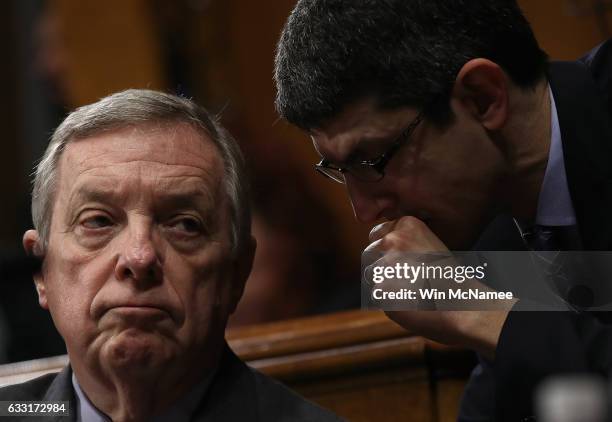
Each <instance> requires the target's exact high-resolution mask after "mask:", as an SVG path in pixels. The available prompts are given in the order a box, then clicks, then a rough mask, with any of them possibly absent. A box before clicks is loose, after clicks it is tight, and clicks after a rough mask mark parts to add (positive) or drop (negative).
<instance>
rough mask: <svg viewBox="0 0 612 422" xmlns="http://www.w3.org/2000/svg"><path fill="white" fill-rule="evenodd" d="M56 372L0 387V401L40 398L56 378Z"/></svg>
mask: <svg viewBox="0 0 612 422" xmlns="http://www.w3.org/2000/svg"><path fill="white" fill-rule="evenodd" d="M57 375H58V374H47V375H43V376H41V377H38V378H35V379H33V380H30V381H27V382H24V383H21V384H14V385H9V386H6V387H1V388H0V401H3V400H40V399H42V398H43V397H44V396H45V394H46V393H47V391H48V390H49V387H50V386H51V384H52V383H53V381H54V380H55V378H57Z"/></svg>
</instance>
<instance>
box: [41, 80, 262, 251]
mask: <svg viewBox="0 0 612 422" xmlns="http://www.w3.org/2000/svg"><path fill="white" fill-rule="evenodd" d="M151 124H155V125H160V124H162V125H164V124H166V125H168V124H170V125H172V124H188V125H189V126H191V127H192V128H193V129H195V130H196V131H197V132H198V133H200V134H201V135H203V136H207V137H208V138H210V139H211V140H212V142H213V143H214V145H216V147H217V149H218V150H219V153H220V156H221V158H222V160H223V164H224V171H225V174H224V175H223V181H224V183H225V191H226V194H227V195H228V198H229V205H230V212H231V216H230V217H231V218H230V221H231V240H232V252H233V253H236V252H237V251H238V250H239V249H240V248H241V247H242V246H244V245H245V243H244V242H247V241H248V239H249V237H250V234H251V210H250V198H249V187H248V183H247V177H246V171H245V163H244V158H243V156H242V153H241V152H240V148H239V147H238V144H237V143H236V141H235V140H234V139H233V138H232V137H231V135H230V134H229V133H228V132H227V131H226V130H225V129H224V128H223V127H222V126H221V125H220V124H219V122H218V121H217V119H216V118H214V117H212V116H211V115H210V114H209V113H208V112H207V111H206V110H205V109H204V108H203V107H200V106H198V105H197V104H196V103H194V102H193V101H191V100H189V99H186V98H182V97H178V96H176V95H171V94H166V93H162V92H158V91H151V90H145V89H130V90H127V91H123V92H119V93H116V94H113V95H110V96H108V97H105V98H102V99H101V100H99V101H97V102H95V103H93V104H89V105H86V106H83V107H80V108H78V109H76V110H75V111H73V112H72V113H70V114H69V115H68V116H67V117H66V119H65V120H64V121H63V122H62V123H61V124H60V125H59V126H58V127H57V129H56V130H55V132H54V133H53V135H52V137H51V141H50V142H49V145H48V147H47V150H46V151H45V153H44V155H43V157H42V159H41V160H40V162H39V163H38V165H37V167H36V172H35V177H34V181H33V192H32V219H33V222H34V227H35V228H36V230H37V231H38V233H39V236H40V239H41V244H42V248H43V250H42V251H41V252H43V253H44V251H45V250H46V248H47V246H48V241H49V230H50V226H51V218H52V213H53V205H54V201H55V190H56V189H57V186H56V185H57V173H58V166H59V162H60V158H61V156H62V154H63V152H64V150H65V148H66V145H68V144H69V143H71V142H74V141H78V140H79V139H84V138H88V137H91V136H95V135H97V134H100V133H104V132H109V131H114V130H120V129H124V128H129V127H138V126H147V125H151Z"/></svg>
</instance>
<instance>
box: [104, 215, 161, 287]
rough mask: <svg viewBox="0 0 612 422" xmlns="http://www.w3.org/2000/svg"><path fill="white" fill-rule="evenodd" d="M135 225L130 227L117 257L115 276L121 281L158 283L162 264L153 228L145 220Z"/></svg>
mask: <svg viewBox="0 0 612 422" xmlns="http://www.w3.org/2000/svg"><path fill="white" fill-rule="evenodd" d="M135 226H136V225H135V224H134V225H133V226H132V227H128V230H127V233H126V239H125V241H124V243H123V244H122V245H121V250H120V252H119V256H118V258H117V263H116V266H115V276H116V277H117V280H120V281H126V280H127V281H129V280H131V281H133V282H137V283H148V284H150V283H156V282H157V281H159V278H160V275H161V265H160V259H159V254H158V251H157V249H156V247H155V244H154V241H153V233H152V229H151V227H150V224H146V223H145V222H140V223H139V224H138V227H135Z"/></svg>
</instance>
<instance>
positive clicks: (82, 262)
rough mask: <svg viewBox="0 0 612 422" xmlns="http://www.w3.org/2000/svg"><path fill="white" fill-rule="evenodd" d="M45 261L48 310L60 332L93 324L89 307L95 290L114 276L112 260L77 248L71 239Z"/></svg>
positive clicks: (51, 248)
mask: <svg viewBox="0 0 612 422" xmlns="http://www.w3.org/2000/svg"><path fill="white" fill-rule="evenodd" d="M49 250H53V251H56V252H55V253H53V254H50V255H48V256H47V257H46V260H45V271H44V272H45V286H46V291H47V299H48V302H49V311H50V312H51V316H52V317H53V320H54V322H55V324H56V326H57V328H58V330H59V331H60V333H61V334H62V335H63V336H64V337H66V335H65V334H66V333H69V332H72V331H78V330H83V329H84V327H87V326H89V325H90V324H93V320H92V317H91V314H90V307H91V303H92V301H93V298H94V297H95V295H96V293H97V292H98V291H99V290H100V289H101V288H102V286H103V285H104V283H105V282H106V281H107V280H108V279H109V277H111V276H112V271H113V266H112V264H111V261H112V260H110V259H108V258H106V259H105V257H104V256H102V254H87V253H82V252H79V251H76V250H75V248H74V247H71V246H70V245H68V242H65V243H63V244H62V247H55V246H53V247H50V248H49Z"/></svg>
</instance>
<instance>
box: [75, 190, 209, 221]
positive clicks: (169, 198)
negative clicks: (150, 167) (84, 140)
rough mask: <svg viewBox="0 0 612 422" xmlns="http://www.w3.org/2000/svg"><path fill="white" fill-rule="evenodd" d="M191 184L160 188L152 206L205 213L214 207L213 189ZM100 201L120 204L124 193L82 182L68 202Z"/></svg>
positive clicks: (123, 200)
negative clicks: (191, 209) (187, 209)
mask: <svg viewBox="0 0 612 422" xmlns="http://www.w3.org/2000/svg"><path fill="white" fill-rule="evenodd" d="M189 185H191V186H185V184H182V186H179V187H177V185H175V186H172V187H170V186H168V188H167V189H161V192H157V193H156V194H155V198H154V203H153V204H154V207H155V208H156V209H162V210H164V209H168V208H171V209H177V208H196V209H199V210H202V211H204V212H206V213H207V214H208V213H210V212H211V211H212V209H214V206H215V202H216V200H217V198H216V196H217V195H215V194H214V191H211V190H208V189H204V188H203V187H202V186H196V184H189ZM87 202H100V203H103V204H121V203H124V202H125V193H124V192H122V191H121V190H118V189H117V187H116V186H112V187H111V186H108V187H104V186H100V185H96V186H95V187H91V186H87V185H85V184H83V185H82V186H80V187H77V190H76V191H75V192H74V193H73V194H72V195H71V196H70V198H69V201H68V203H69V204H70V205H71V208H74V205H77V204H82V203H87Z"/></svg>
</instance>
